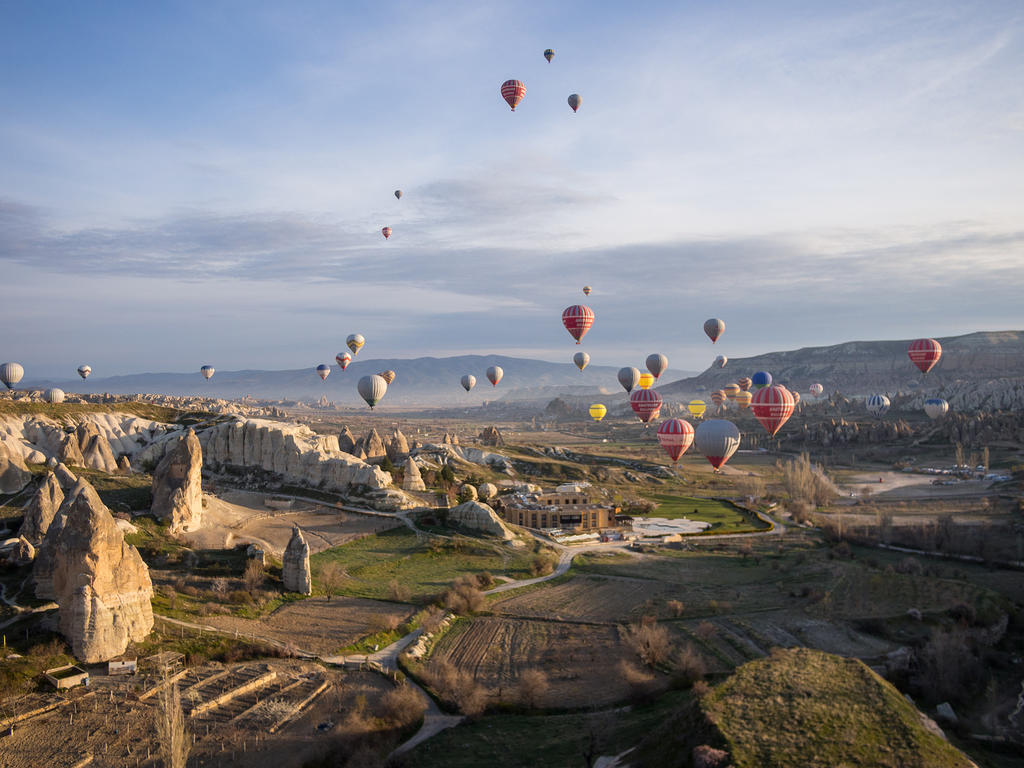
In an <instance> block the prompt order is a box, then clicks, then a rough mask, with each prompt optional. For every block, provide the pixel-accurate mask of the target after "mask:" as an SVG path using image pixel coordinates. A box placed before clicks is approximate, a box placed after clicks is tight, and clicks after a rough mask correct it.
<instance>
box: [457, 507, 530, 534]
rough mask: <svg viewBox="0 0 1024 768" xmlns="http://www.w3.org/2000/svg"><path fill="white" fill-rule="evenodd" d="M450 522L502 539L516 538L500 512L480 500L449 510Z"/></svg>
mask: <svg viewBox="0 0 1024 768" xmlns="http://www.w3.org/2000/svg"><path fill="white" fill-rule="evenodd" d="M448 523H449V524H451V525H456V526H458V527H460V528H468V529H469V530H473V531H480V532H481V533H486V534H487V535H489V536H497V537H498V538H500V539H505V540H508V539H514V538H515V537H514V536H513V535H512V531H510V530H509V529H508V527H507V526H506V525H505V523H504V522H503V521H502V519H501V518H500V517H498V513H497V512H495V511H494V510H493V509H491V508H490V507H489V506H487V505H486V504H481V503H480V502H479V501H467V502H465V503H463V504H459V505H458V506H457V507H452V508H451V509H449V510H448Z"/></svg>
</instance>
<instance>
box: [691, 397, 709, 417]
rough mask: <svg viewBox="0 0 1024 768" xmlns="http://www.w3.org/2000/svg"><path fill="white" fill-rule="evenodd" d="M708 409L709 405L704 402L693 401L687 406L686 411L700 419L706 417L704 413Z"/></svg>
mask: <svg viewBox="0 0 1024 768" xmlns="http://www.w3.org/2000/svg"><path fill="white" fill-rule="evenodd" d="M707 409H708V404H707V403H705V402H704V401H703V400H691V401H690V402H689V403H687V404H686V410H688V411H689V412H690V415H691V416H696V417H698V418H700V417H701V416H703V415H704V411H706V410H707Z"/></svg>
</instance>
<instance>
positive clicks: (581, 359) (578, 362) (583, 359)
mask: <svg viewBox="0 0 1024 768" xmlns="http://www.w3.org/2000/svg"><path fill="white" fill-rule="evenodd" d="M572 362H573V364H574V365H575V366H576V367H577V368H579V369H580V370H581V371H582V370H583V369H584V368H586V367H587V366H588V365H590V355H588V354H587V353H586V352H577V353H576V354H575V355H573V356H572Z"/></svg>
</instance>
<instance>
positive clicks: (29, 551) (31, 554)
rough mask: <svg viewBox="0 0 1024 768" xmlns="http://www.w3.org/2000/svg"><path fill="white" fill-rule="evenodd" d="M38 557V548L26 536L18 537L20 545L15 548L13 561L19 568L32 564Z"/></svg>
mask: <svg viewBox="0 0 1024 768" xmlns="http://www.w3.org/2000/svg"><path fill="white" fill-rule="evenodd" d="M35 556H36V548H35V547H33V546H32V543H31V542H30V541H29V540H28V539H26V538H25V537H24V536H19V537H18V543H17V544H16V545H15V547H14V552H13V556H12V559H13V560H14V564H15V565H17V566H24V565H28V564H29V563H31V562H32V561H33V560H34V559H35Z"/></svg>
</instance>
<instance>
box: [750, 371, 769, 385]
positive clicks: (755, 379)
mask: <svg viewBox="0 0 1024 768" xmlns="http://www.w3.org/2000/svg"><path fill="white" fill-rule="evenodd" d="M750 383H751V384H753V386H755V387H756V388H757V389H764V388H765V387H770V386H771V385H772V375H771V374H770V373H768V371H758V372H757V373H755V374H754V375H753V376H751V377H750Z"/></svg>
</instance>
